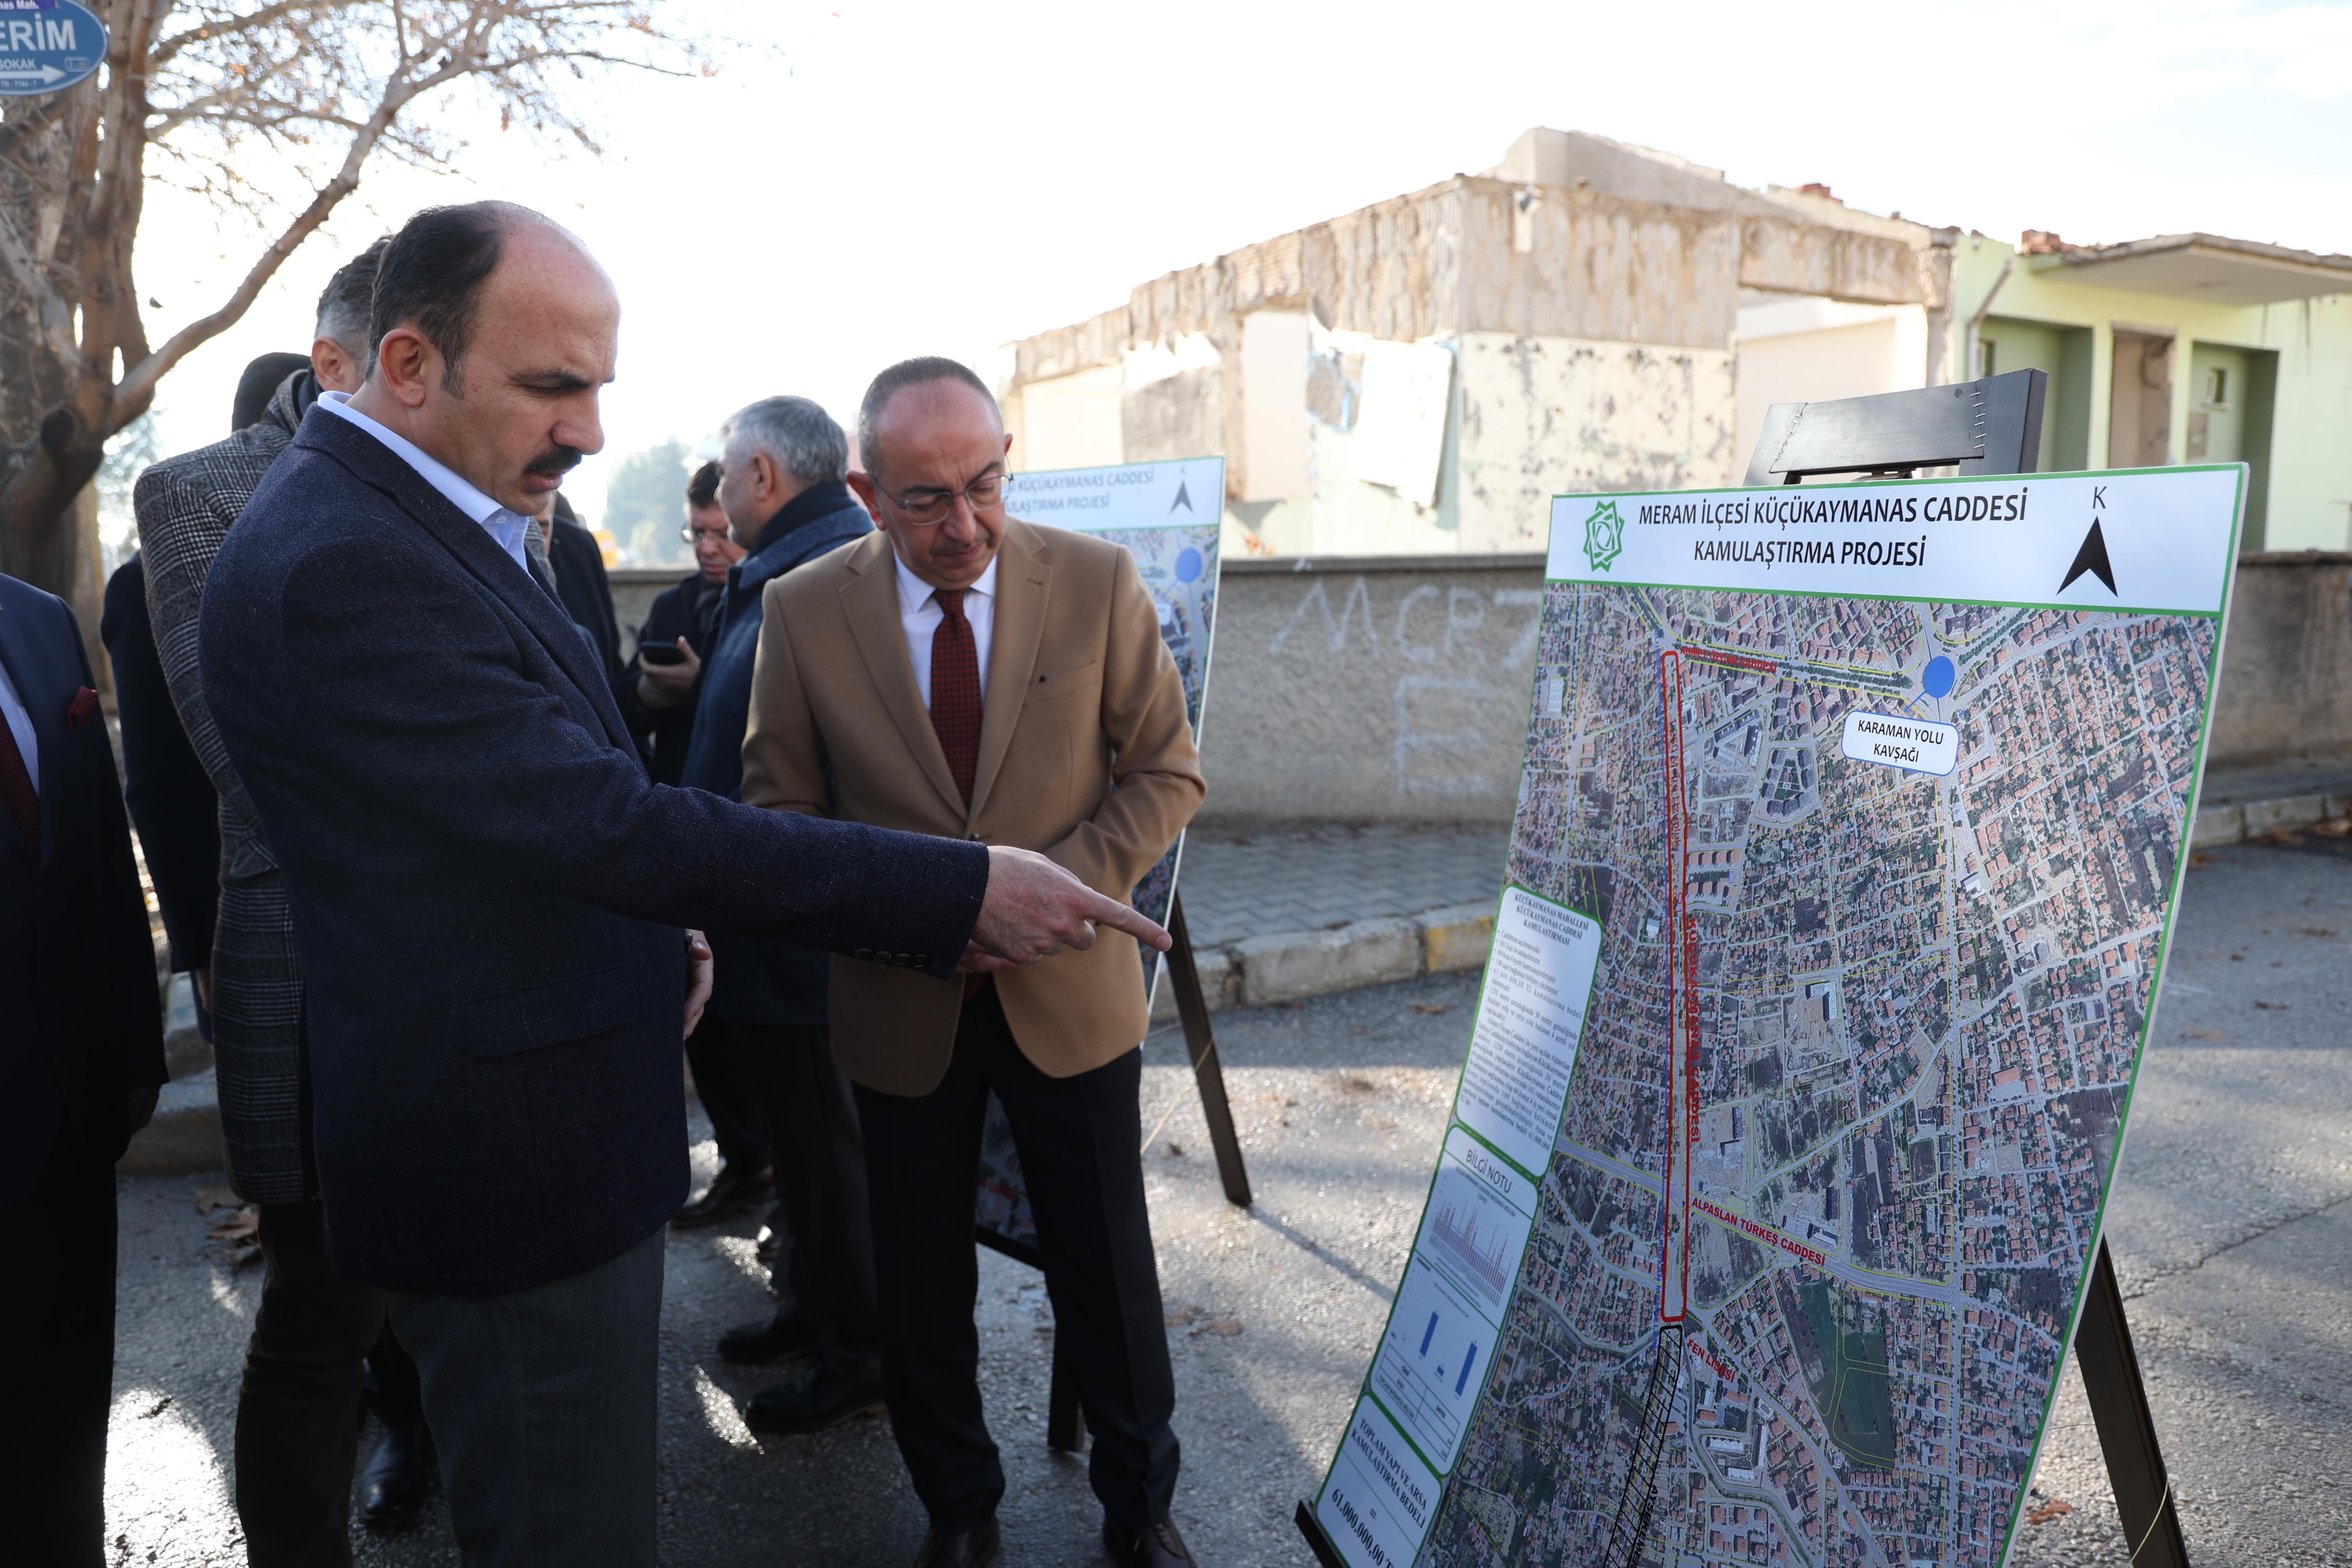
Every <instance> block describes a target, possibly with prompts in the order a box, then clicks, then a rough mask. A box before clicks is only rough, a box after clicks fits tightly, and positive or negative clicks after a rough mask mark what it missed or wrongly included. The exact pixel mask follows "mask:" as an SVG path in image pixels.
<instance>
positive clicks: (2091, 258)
mask: <svg viewBox="0 0 2352 1568" xmlns="http://www.w3.org/2000/svg"><path fill="white" fill-rule="evenodd" d="M1952 305H1953V309H1952V316H1951V320H1952V333H1953V338H1954V341H1953V345H1952V360H1951V362H1952V363H1953V364H1955V365H1957V366H1965V367H1968V368H1969V370H1970V371H1973V372H1974V373H1977V374H1999V373H2000V372H2001V371H2020V370H2025V369H2028V368H2032V369H2035V370H2041V371H2047V372H2048V373H2049V376H2050V401H2049V404H2048V406H2047V408H2046V409H2045V410H2044V413H2043V418H2042V464H2041V465H2042V468H2044V469H2072V468H2141V467H2153V466H2158V465H2164V464H2171V463H2239V462H2242V463H2245V464H2247V465H2249V466H2250V467H2251V468H2252V485H2251V487H2250V493H2249V496H2248V498H2247V518H2246V548H2247V549H2273V550H2298V549H2329V550H2340V549H2347V548H2352V256H2315V255H2312V254H2310V253H2308V252H2305V251H2296V250H2288V249H2285V248H2284V247H2282V246H2270V245H2259V244H2255V243H2253V242H2252V241H2248V240H2236V239H2224V238H2221V237H2219V236H2217V235H2201V234H2198V235H2165V236H2163V237H2160V238H2157V239H2147V240H2134V241H2131V242H2129V243H2127V244H2123V245H2108V246H2068V245H2065V244H2064V243H2063V242H2062V241H2060V240H2058V238H2057V236H2055V235H2041V234H2036V233H2031V232H2029V233H2028V234H2027V235H2026V236H2025V240H2024V243H2023V245H2021V246H2017V247H2012V246H2006V245H2003V244H2001V243H2000V242H1999V241H1997V240H1992V239H1988V238H1985V237H1984V236H1982V235H1968V236H1966V237H1963V238H1961V239H1960V240H1959V241H1958V244H1957V245H1956V246H1955V247H1954V256H1953V267H1952Z"/></svg>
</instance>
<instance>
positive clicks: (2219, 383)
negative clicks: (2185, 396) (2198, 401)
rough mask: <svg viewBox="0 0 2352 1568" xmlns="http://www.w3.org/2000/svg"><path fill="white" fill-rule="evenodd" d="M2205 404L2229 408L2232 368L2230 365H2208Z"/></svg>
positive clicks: (2210, 406) (2206, 369)
mask: <svg viewBox="0 0 2352 1568" xmlns="http://www.w3.org/2000/svg"><path fill="white" fill-rule="evenodd" d="M2205 406H2206V407H2207V408H2227V407H2229V406H2230V370H2229V367H2228V366H2226V365H2208V366H2207V367H2206V368H2205Z"/></svg>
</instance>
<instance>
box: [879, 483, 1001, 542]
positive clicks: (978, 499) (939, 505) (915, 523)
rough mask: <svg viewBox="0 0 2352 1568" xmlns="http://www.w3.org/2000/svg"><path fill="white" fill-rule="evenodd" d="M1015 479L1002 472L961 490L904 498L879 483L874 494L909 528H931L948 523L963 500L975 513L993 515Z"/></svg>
mask: <svg viewBox="0 0 2352 1568" xmlns="http://www.w3.org/2000/svg"><path fill="white" fill-rule="evenodd" d="M1010 483H1012V476H1011V475H1009V474H1005V473H1003V472H998V473H994V474H983V475H982V476H980V477H979V478H977V479H974V480H973V481H972V482H971V484H969V485H966V486H964V487H963V488H962V489H961V490H941V489H938V488H927V489H915V490H909V491H908V492H907V493H906V494H905V495H903V496H893V495H892V494H890V492H889V491H887V490H885V489H884V488H882V486H880V485H879V484H878V483H877V485H876V486H874V493H875V494H876V495H877V496H879V497H882V498H883V499H884V500H886V501H887V502H889V503H890V505H892V506H893V507H897V508H898V513H899V517H900V518H901V520H902V521H904V522H905V523H906V524H907V526H908V528H931V527H934V526H935V525H937V524H940V523H943V522H945V521H947V517H948V511H949V509H950V507H953V506H954V505H955V498H956V497H958V496H961V497H963V498H964V501H965V503H966V504H967V505H969V506H970V507H971V509H972V510H973V511H975V512H986V511H992V510H993V509H994V508H995V507H999V506H1002V505H1003V501H1004V487H1005V486H1007V485H1009V484H1010Z"/></svg>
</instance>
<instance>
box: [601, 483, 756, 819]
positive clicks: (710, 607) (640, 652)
mask: <svg viewBox="0 0 2352 1568" xmlns="http://www.w3.org/2000/svg"><path fill="white" fill-rule="evenodd" d="M681 531H682V532H683V533H684V534H685V536H686V542H687V543H688V544H689V545H692V546H693V547H694V570H692V571H690V572H688V573H687V574H686V576H684V577H683V578H681V579H679V580H678V581H677V583H676V584H675V585H674V586H672V587H669V588H666V589H664V590H662V591H661V594H660V596H659V597H658V598H656V599H655V601H653V606H652V608H651V609H649V610H648V611H647V612H646V622H645V624H644V625H643V626H640V627H639V628H637V653H636V656H635V658H633V659H631V660H630V661H629V667H628V670H627V671H626V673H625V674H624V675H623V677H622V681H621V689H620V690H619V691H617V692H615V693H614V695H616V696H618V697H620V699H621V707H622V711H623V712H625V713H628V714H630V716H631V717H632V718H634V719H635V721H636V723H635V728H636V730H637V733H638V737H639V738H640V739H642V740H644V741H646V744H647V746H648V747H649V748H650V749H651V751H652V760H651V762H650V763H648V764H647V768H648V770H649V771H650V772H651V773H652V774H653V778H654V782H655V783H656V784H675V783H677V780H678V777H679V775H680V774H682V773H684V772H685V771H686V751H687V747H688V746H689V745H690V744H691V743H692V741H693V737H694V713H695V708H696V706H697V705H696V702H695V699H696V697H698V695H701V694H700V691H699V689H698V682H699V681H700V679H701V676H702V658H703V655H704V654H705V653H709V651H710V643H709V639H710V634H711V632H714V631H716V630H717V629H718V621H719V606H720V605H721V604H723V603H724V602H725V601H726V598H727V569H728V568H729V567H731V566H733V565H734V564H735V563H736V562H737V561H739V560H741V559H743V557H744V554H745V553H746V552H745V550H744V549H743V547H742V546H741V545H739V544H737V543H736V542H735V536H734V535H733V534H732V533H730V531H729V530H728V527H727V514H726V512H725V511H723V510H722V509H720V507H719V465H718V464H717V463H715V462H714V463H705V464H704V465H702V466H701V467H699V468H698V469H696V470H695V471H694V476H693V477H692V478H691V479H688V481H687V484H686V525H685V527H684V528H683V529H682V530H681Z"/></svg>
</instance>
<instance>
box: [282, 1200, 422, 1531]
mask: <svg viewBox="0 0 2352 1568" xmlns="http://www.w3.org/2000/svg"><path fill="white" fill-rule="evenodd" d="M261 1259H262V1265H263V1268H264V1270H265V1272H264V1273H263V1275H262V1281H261V1309H260V1311H259V1312H256V1313H255V1314H254V1320H253V1339H252V1342H251V1343H249V1344H248V1345H247V1347H246V1352H245V1378H244V1382H243V1383H242V1385H240V1386H239V1387H238V1389H237V1398H236V1516H237V1522H238V1523H240V1524H242V1525H243V1526H244V1527H245V1540H246V1557H247V1562H248V1563H250V1564H251V1565H252V1568H278V1565H279V1564H284V1565H285V1568H310V1565H311V1564H319V1563H326V1564H336V1563H349V1562H350V1561H351V1560H352V1544H351V1513H352V1466H353V1464H354V1463H355V1461H356V1459H357V1457H358V1445H359V1410H360V1404H361V1393H362V1385H363V1384H364V1383H370V1382H372V1383H373V1387H370V1388H369V1389H368V1391H367V1393H368V1399H367V1402H368V1404H369V1405H370V1406H371V1407H373V1409H374V1410H375V1412H376V1414H377V1416H379V1417H380V1418H381V1419H383V1421H384V1422H385V1423H386V1424H387V1425H393V1424H397V1425H402V1426H406V1425H410V1424H412V1423H414V1422H415V1421H418V1420H421V1419H422V1418H423V1408H422V1406H420V1404H419V1402H418V1397H417V1388H416V1368H415V1364H414V1363H412V1362H411V1361H410V1360H409V1358H408V1356H407V1354H406V1353H404V1351H402V1350H401V1348H400V1345H399V1343H398V1342H397V1341H396V1340H394V1338H393V1336H392V1333H391V1330H390V1328H389V1327H388V1326H387V1325H386V1323H385V1321H384V1307H383V1291H379V1290H377V1289H376V1288H375V1287H374V1286H373V1285H359V1284H353V1283H352V1281H348V1280H343V1279H339V1278H337V1277H336V1274H335V1271H334V1270H332V1269H331V1268H330V1267H329V1266H328V1263H327V1244H326V1238H325V1234H324V1232H323V1230H322V1229H321V1227H320V1209H319V1205H318V1204H317V1203H316V1202H310V1203H270V1204H264V1205H262V1206H261Z"/></svg>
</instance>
